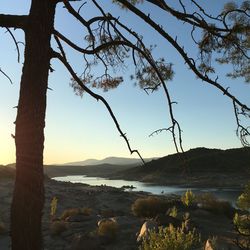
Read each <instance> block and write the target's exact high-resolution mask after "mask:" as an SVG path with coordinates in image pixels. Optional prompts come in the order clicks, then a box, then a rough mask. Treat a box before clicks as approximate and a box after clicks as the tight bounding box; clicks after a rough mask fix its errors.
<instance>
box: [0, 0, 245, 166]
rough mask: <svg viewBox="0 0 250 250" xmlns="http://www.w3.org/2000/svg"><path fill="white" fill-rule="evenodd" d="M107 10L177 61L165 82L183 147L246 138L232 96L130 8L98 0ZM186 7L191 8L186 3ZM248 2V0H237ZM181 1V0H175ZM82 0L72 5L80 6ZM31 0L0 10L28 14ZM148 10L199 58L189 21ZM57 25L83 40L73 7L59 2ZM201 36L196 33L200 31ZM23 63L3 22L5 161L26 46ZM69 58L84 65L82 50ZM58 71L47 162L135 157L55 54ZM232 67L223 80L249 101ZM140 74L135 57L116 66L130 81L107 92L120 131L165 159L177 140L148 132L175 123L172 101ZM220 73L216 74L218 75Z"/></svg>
mask: <svg viewBox="0 0 250 250" xmlns="http://www.w3.org/2000/svg"><path fill="white" fill-rule="evenodd" d="M98 2H99V3H100V4H102V6H103V7H104V9H105V10H106V11H107V12H111V13H112V14H113V15H117V16H120V20H121V21H123V22H124V23H126V24H127V25H129V26H131V27H132V28H133V29H135V31H137V32H140V33H141V34H142V35H143V39H144V42H145V43H146V44H147V45H150V44H157V48H155V49H154V52H153V54H154V57H155V58H159V57H164V58H166V60H167V61H169V62H172V63H173V67H174V71H175V75H174V78H173V80H172V81H171V82H168V83H167V86H168V88H169V91H170V94H171V96H172V99H173V101H176V102H177V103H178V104H177V105H174V112H175V116H176V118H177V120H178V121H179V123H180V125H181V128H182V131H183V135H182V137H183V146H184V149H185V150H188V149H190V148H195V147H208V148H221V149H226V148H235V147H241V143H240V141H239V139H238V138H237V136H236V134H235V130H236V122H235V117H234V114H233V107H232V102H231V101H230V100H229V99H228V98H227V97H225V96H223V95H222V93H221V92H219V90H217V89H215V88H214V87H211V86H209V85H208V84H206V83H204V82H202V81H201V80H199V79H197V78H196V77H195V76H194V74H193V73H192V72H191V71H190V70H189V69H188V68H187V66H186V65H185V64H184V62H183V60H182V58H181V57H180V56H179V55H178V53H176V51H175V50H174V49H173V48H172V47H171V46H169V44H168V43H167V42H166V41H165V40H163V39H162V38H161V37H160V36H159V35H158V34H156V33H155V32H154V31H153V30H151V29H149V28H148V26H147V25H146V24H144V23H143V22H141V21H140V19H139V18H137V17H135V16H134V15H133V14H131V13H129V12H128V11H124V10H121V9H119V8H118V7H117V6H114V4H112V3H111V2H112V1H109V0H105V1H103V0H102V1H101V0H100V1H98ZM184 2H185V3H186V4H187V7H188V8H190V9H192V8H193V6H192V5H190V4H189V3H188V1H187V0H186V1H184ZM225 2H226V1H224V0H221V1H217V0H210V1H200V4H202V6H204V8H206V9H207V10H208V11H211V12H212V13H217V14H218V12H219V10H220V9H221V8H222V6H223V4H224V3H225ZM237 2H239V3H240V2H242V1H237ZM169 3H171V4H172V5H173V6H175V7H178V8H179V6H178V1H173V0H171V1H169ZM77 4H78V3H72V5H73V6H77ZM29 6H30V1H28V0H25V1H20V0H12V1H8V0H1V1H0V13H4V14H27V13H28V11H29ZM140 8H141V9H143V10H144V11H145V13H149V12H150V13H151V15H152V17H154V18H156V20H157V21H159V22H160V23H162V24H163V25H164V27H166V29H167V30H168V32H169V33H170V34H171V35H173V37H175V36H176V35H177V37H178V41H179V42H180V43H181V44H182V45H183V46H184V47H185V49H186V50H187V51H188V53H190V55H192V56H193V57H195V56H197V53H198V52H197V49H196V48H195V47H194V46H193V43H192V40H191V38H190V33H189V29H187V27H186V26H185V25H184V24H183V23H180V24H177V22H176V20H175V19H174V18H169V17H167V16H166V14H164V13H163V12H160V11H157V10H156V9H154V8H153V7H152V6H151V5H149V4H144V5H141V6H140ZM82 13H83V15H84V17H86V18H87V19H88V18H90V17H91V16H93V15H95V14H96V13H98V12H97V10H96V9H94V8H93V7H92V6H90V5H89V4H88V3H87V4H86V5H84V6H83V8H82ZM55 27H56V29H58V30H59V31H61V32H62V33H63V34H65V35H66V36H67V37H70V38H71V39H72V40H73V41H76V43H78V44H81V41H82V40H83V38H84V36H85V35H86V33H85V30H84V29H82V28H81V27H80V26H79V24H78V23H77V22H75V21H74V20H73V19H72V18H71V17H70V15H68V14H67V11H66V10H65V9H64V8H62V6H61V5H59V6H58V8H57V12H56V20H55ZM13 32H14V34H15V37H16V39H17V40H18V41H23V34H22V32H20V31H13ZM197 35H198V34H197ZM20 50H21V53H22V55H21V61H20V63H18V62H17V52H16V49H15V45H14V43H13V40H12V39H11V37H10V35H9V34H8V33H6V30H5V29H2V28H0V51H1V56H0V68H1V69H2V70H4V71H5V72H6V73H8V75H9V76H10V77H11V79H12V81H13V84H10V82H9V81H8V80H7V79H6V78H5V77H4V76H3V75H1V74H0V82H1V84H0V121H1V122H0V164H8V163H13V162H15V143H14V140H13V138H12V137H11V134H14V133H15V127H14V124H13V122H14V121H15V117H16V109H15V108H13V107H14V106H16V105H17V103H18V95H19V83H20V78H21V71H22V63H23V59H24V58H23V45H22V44H20ZM66 51H67V55H68V57H69V60H70V62H71V64H72V66H73V68H74V69H75V71H76V72H78V73H79V74H80V73H81V72H82V70H83V67H84V61H83V58H82V56H81V55H78V54H77V53H75V52H73V51H71V50H69V49H66ZM51 65H52V67H53V68H54V69H55V72H54V73H52V74H50V77H49V87H50V88H51V89H53V90H52V91H50V90H49V91H48V99H47V112H46V128H45V150H44V163H45V164H55V163H58V164H60V163H65V162H72V161H80V160H85V159H89V158H95V159H102V158H105V157H108V156H118V157H137V155H132V156H131V155H130V153H129V151H128V149H127V146H126V143H125V142H124V140H123V139H122V138H121V137H120V135H119V133H118V131H117V130H116V128H115V125H114V123H113V121H112V120H111V118H110V115H109V114H108V112H107V110H106V109H105V107H104V106H103V104H102V103H100V102H97V101H96V100H94V99H93V98H92V97H90V96H88V95H87V94H84V95H83V97H82V98H80V97H78V96H76V95H75V94H74V92H73V89H72V88H71V87H70V86H69V83H70V75H69V74H68V73H67V71H66V70H65V68H64V67H63V66H62V65H61V64H60V63H59V62H58V61H56V60H52V62H51ZM230 69H231V68H230V66H229V65H227V66H224V67H221V66H218V67H216V74H217V75H219V81H220V82H221V83H222V84H223V86H225V87H230V91H231V92H232V93H233V94H234V95H236V96H238V97H239V99H240V100H241V101H242V102H243V103H246V104H248V105H250V98H249V97H250V85H249V84H246V83H244V80H243V79H237V80H232V79H229V78H226V77H225V74H226V73H227V72H228V71H230ZM133 72H134V66H133V63H132V61H131V60H130V61H128V62H127V65H126V68H125V69H123V71H120V72H118V75H122V76H123V78H124V82H123V83H122V84H121V85H120V86H119V87H118V88H117V89H114V90H110V91H109V92H102V91H100V90H94V91H95V92H97V93H99V94H102V95H103V96H104V97H105V98H106V100H107V101H108V102H109V104H110V105H111V107H112V108H113V111H114V113H115V115H116V116H117V118H118V121H119V123H120V126H121V128H122V130H123V131H124V132H125V133H126V135H127V137H128V138H129V142H130V144H131V147H132V148H133V149H138V150H139V151H140V153H141V155H142V156H143V157H145V158H146V157H161V156H164V155H168V154H172V153H175V152H176V151H175V148H174V145H173V140H172V138H171V135H170V134H169V133H166V132H163V133H160V134H159V135H155V136H153V137H149V135H150V134H151V133H152V132H153V131H155V130H157V129H159V128H164V127H169V126H170V120H169V114H168V107H167V102H166V98H165V96H164V93H163V91H162V89H159V90H158V91H157V92H154V93H152V94H150V95H147V94H146V93H145V91H143V90H141V89H140V88H139V87H135V86H134V81H131V80H130V78H129V76H130V74H131V73H133ZM95 73H96V75H98V74H102V68H101V67H99V66H97V67H96V68H95ZM213 77H214V78H215V77H216V76H213Z"/></svg>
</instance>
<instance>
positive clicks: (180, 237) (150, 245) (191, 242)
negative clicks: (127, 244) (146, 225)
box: [139, 223, 200, 250]
mask: <svg viewBox="0 0 250 250" xmlns="http://www.w3.org/2000/svg"><path fill="white" fill-rule="evenodd" d="M198 246H200V235H199V234H198V233H197V232H196V231H195V229H194V230H192V231H189V232H187V233H186V232H185V225H184V223H183V224H182V227H178V228H175V227H174V226H173V225H171V224H170V225H169V226H168V227H165V228H163V227H159V231H158V232H156V231H151V232H149V237H148V238H147V239H143V241H142V245H141V246H140V248H139V249H140V250H152V249H154V250H165V249H166V250H193V249H195V248H196V247H198Z"/></svg>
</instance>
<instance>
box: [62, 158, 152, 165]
mask: <svg viewBox="0 0 250 250" xmlns="http://www.w3.org/2000/svg"><path fill="white" fill-rule="evenodd" d="M153 159H156V158H145V159H144V160H145V161H146V162H149V161H151V160H153ZM101 164H111V165H132V164H134V165H141V164H142V161H141V159H137V158H125V157H107V158H105V159H102V160H96V159H88V160H85V161H76V162H68V163H65V164H63V165H67V166H92V165H101Z"/></svg>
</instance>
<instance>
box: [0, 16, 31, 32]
mask: <svg viewBox="0 0 250 250" xmlns="http://www.w3.org/2000/svg"><path fill="white" fill-rule="evenodd" d="M27 22H28V16H25V15H23V16H18V15H5V14H0V27H3V28H15V29H23V30H24V29H25V26H26V23H27Z"/></svg>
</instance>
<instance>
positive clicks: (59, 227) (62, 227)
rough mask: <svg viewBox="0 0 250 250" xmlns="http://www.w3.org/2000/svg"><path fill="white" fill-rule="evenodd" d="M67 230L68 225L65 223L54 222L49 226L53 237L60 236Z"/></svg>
mask: <svg viewBox="0 0 250 250" xmlns="http://www.w3.org/2000/svg"><path fill="white" fill-rule="evenodd" d="M67 229H68V225H67V223H66V222H65V221H54V222H52V223H51V225H50V233H51V235H53V236H56V235H60V234H61V233H62V232H64V231H66V230H67Z"/></svg>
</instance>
